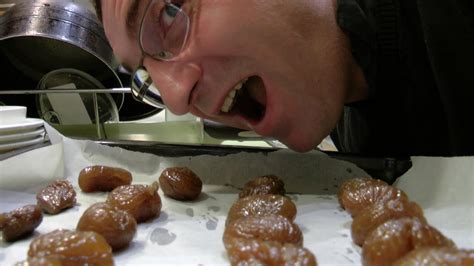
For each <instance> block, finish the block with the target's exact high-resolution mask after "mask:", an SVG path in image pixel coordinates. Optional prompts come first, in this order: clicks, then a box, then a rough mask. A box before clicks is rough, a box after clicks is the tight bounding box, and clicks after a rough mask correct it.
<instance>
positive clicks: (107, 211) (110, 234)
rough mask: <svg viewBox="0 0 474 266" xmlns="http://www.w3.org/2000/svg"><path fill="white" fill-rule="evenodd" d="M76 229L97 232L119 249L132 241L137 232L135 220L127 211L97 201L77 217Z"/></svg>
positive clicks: (114, 248) (114, 247)
mask: <svg viewBox="0 0 474 266" xmlns="http://www.w3.org/2000/svg"><path fill="white" fill-rule="evenodd" d="M76 229H77V230H78V231H94V232H96V233H99V234H100V235H102V236H103V237H104V238H105V240H106V241H107V243H109V245H110V246H111V247H112V249H113V250H119V249H122V248H125V247H126V246H128V244H129V243H130V242H131V241H132V239H133V237H134V236H135V233H136V232H137V222H136V221H135V218H133V216H132V215H131V214H130V213H128V212H127V211H123V210H119V209H117V208H114V207H112V206H111V205H109V204H107V203H105V202H99V203H95V204H93V205H91V206H90V207H89V208H87V210H86V211H85V212H84V213H83V214H82V216H81V218H80V219H79V222H78V223H77V228H76Z"/></svg>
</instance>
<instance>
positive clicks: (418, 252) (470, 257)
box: [392, 247, 474, 266]
mask: <svg viewBox="0 0 474 266" xmlns="http://www.w3.org/2000/svg"><path fill="white" fill-rule="evenodd" d="M392 265H393V266H422V265H430V266H445V265H457V266H472V265H474V250H463V249H456V248H452V247H421V248H417V249H415V250H412V251H410V253H408V254H407V255H405V256H403V257H402V258H401V259H399V260H397V261H396V262H395V263H393V264H392Z"/></svg>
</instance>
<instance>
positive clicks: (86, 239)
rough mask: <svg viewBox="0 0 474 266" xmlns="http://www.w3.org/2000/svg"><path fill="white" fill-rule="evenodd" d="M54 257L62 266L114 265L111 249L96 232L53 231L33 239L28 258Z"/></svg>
mask: <svg viewBox="0 0 474 266" xmlns="http://www.w3.org/2000/svg"><path fill="white" fill-rule="evenodd" d="M50 256H52V257H54V258H56V259H59V260H60V261H61V263H62V264H63V265H68V266H69V265H71V266H74V265H78V266H79V265H114V261H113V257H112V248H111V247H110V246H109V244H107V241H105V239H104V238H103V237H102V236H101V235H99V234H97V233H96V232H90V231H89V232H74V231H70V230H64V229H60V230H55V231H52V232H50V233H47V234H43V235H40V236H38V237H35V238H34V239H33V240H32V241H31V243H30V248H29V250H28V257H29V258H34V257H50Z"/></svg>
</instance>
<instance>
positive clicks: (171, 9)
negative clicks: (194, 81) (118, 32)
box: [140, 0, 189, 60]
mask: <svg viewBox="0 0 474 266" xmlns="http://www.w3.org/2000/svg"><path fill="white" fill-rule="evenodd" d="M188 29H189V17H188V16H187V15H186V13H185V12H184V11H183V10H182V9H180V7H179V6H177V5H174V4H172V3H168V2H166V1H164V0H152V1H151V3H150V5H149V6H148V8H147V10H146V11H145V14H144V17H143V21H142V25H141V30H140V45H141V47H142V49H143V51H144V52H145V54H147V55H148V56H151V57H153V58H156V59H160V60H167V59H171V58H172V57H175V56H177V55H178V54H179V53H180V52H181V50H182V49H183V47H184V44H185V42H186V38H187V35H188Z"/></svg>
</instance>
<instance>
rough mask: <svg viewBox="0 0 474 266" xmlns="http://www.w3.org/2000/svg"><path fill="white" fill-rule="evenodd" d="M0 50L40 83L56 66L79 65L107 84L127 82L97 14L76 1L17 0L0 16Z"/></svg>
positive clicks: (11, 61)
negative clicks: (123, 80) (119, 74)
mask: <svg viewBox="0 0 474 266" xmlns="http://www.w3.org/2000/svg"><path fill="white" fill-rule="evenodd" d="M0 51H1V52H2V53H3V55H4V57H5V58H7V59H8V61H9V62H10V63H11V65H12V66H13V67H15V68H17V69H18V70H20V72H22V73H23V74H25V75H26V76H27V77H28V78H30V79H32V80H34V81H36V82H37V81H38V80H40V79H41V78H42V77H43V76H44V75H45V74H46V73H48V72H50V71H53V70H56V69H59V68H75V69H78V70H81V71H84V72H86V73H88V74H90V75H92V76H94V77H95V78H96V79H98V80H99V81H100V82H102V83H103V84H104V86H105V87H109V88H113V87H121V82H120V79H119V77H118V76H117V74H116V72H115V69H117V67H118V63H117V61H116V59H115V57H114V55H113V51H112V48H111V47H110V45H109V43H108V41H107V39H106V37H105V33H104V31H103V28H102V26H101V24H100V22H99V21H98V19H97V16H96V15H95V14H94V13H93V12H91V11H90V10H89V9H88V8H87V7H85V6H83V5H80V4H78V3H75V2H71V1H64V0H36V1H31V0H30V1H17V2H16V4H15V5H14V6H13V7H11V8H10V9H8V11H7V12H6V13H5V14H4V15H2V16H0ZM2 64H3V62H2ZM22 89H27V88H22Z"/></svg>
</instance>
